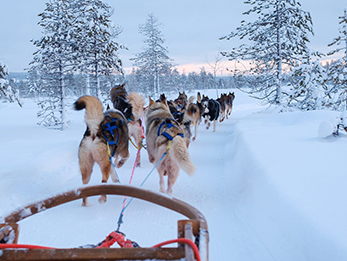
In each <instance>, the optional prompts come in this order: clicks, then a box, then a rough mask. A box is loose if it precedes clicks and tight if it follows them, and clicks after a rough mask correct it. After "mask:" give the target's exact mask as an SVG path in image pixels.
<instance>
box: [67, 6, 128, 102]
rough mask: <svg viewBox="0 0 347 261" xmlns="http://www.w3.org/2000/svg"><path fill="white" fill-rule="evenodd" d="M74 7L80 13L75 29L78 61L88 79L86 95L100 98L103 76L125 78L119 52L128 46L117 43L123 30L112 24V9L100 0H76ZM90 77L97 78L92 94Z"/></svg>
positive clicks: (76, 57)
mask: <svg viewBox="0 0 347 261" xmlns="http://www.w3.org/2000/svg"><path fill="white" fill-rule="evenodd" d="M73 8H74V10H75V13H76V14H77V15H76V22H75V25H74V28H73V30H74V34H75V42H76V45H77V47H78V52H76V56H75V59H76V60H77V61H78V62H79V69H80V70H81V71H82V72H83V73H84V74H85V75H86V76H87V88H86V90H85V92H86V94H93V95H96V96H97V97H98V98H99V99H101V86H100V76H101V75H110V74H111V73H121V74H122V75H123V77H125V74H124V72H123V69H122V62H121V59H120V58H119V54H118V51H119V49H122V48H125V49H126V47H125V46H123V45H121V44H118V43H117V42H115V41H114V39H115V38H116V37H117V36H118V35H119V34H120V33H121V32H122V30H121V28H119V27H115V26H114V24H113V23H112V22H111V16H112V14H113V13H112V10H111V7H110V6H109V5H107V4H105V3H103V2H102V1H101V0H76V1H75V4H74V6H73ZM89 75H93V79H94V81H93V83H94V87H95V88H93V89H94V91H93V92H91V91H90V79H89ZM107 94H108V93H107Z"/></svg>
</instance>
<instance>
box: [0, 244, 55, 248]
mask: <svg viewBox="0 0 347 261" xmlns="http://www.w3.org/2000/svg"><path fill="white" fill-rule="evenodd" d="M6 248H25V249H56V248H54V247H45V246H36V245H27V244H0V249H6Z"/></svg>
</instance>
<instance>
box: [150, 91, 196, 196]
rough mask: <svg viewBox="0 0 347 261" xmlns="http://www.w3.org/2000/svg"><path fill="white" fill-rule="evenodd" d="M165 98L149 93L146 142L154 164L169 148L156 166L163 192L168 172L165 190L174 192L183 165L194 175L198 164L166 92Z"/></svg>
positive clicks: (189, 173) (184, 168) (168, 192)
mask: <svg viewBox="0 0 347 261" xmlns="http://www.w3.org/2000/svg"><path fill="white" fill-rule="evenodd" d="M162 98H163V99H161V100H160V101H157V102H155V101H153V100H152V99H151V97H149V105H148V108H147V110H146V112H145V122H146V144H147V153H148V159H149V161H150V162H151V163H153V164H154V165H156V164H157V163H158V162H159V160H160V159H161V157H162V156H163V155H164V153H165V152H167V154H166V155H165V157H164V158H163V159H162V160H161V161H160V162H159V164H158V166H157V167H156V168H157V171H158V173H159V184H160V192H163V193H164V192H165V184H164V176H167V177H168V180H167V190H166V193H167V194H169V195H172V187H173V185H174V184H175V182H176V180H177V178H178V175H179V171H180V168H181V169H183V171H185V172H186V173H187V174H188V175H190V176H191V175H193V173H194V172H195V166H194V164H193V162H192V161H191V159H190V155H189V152H188V149H187V146H186V143H185V140H184V138H183V137H182V136H183V135H182V134H183V130H182V128H181V127H180V126H179V124H178V122H177V121H176V120H175V119H174V118H173V117H172V114H171V112H170V110H169V106H168V104H167V101H166V99H165V98H164V97H163V96H162Z"/></svg>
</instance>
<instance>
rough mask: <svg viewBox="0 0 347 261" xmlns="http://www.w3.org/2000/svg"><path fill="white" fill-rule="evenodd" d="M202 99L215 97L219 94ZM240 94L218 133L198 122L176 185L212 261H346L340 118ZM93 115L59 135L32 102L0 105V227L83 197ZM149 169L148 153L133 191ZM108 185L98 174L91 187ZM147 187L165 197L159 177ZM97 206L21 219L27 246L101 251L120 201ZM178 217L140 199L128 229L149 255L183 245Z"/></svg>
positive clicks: (345, 142) (73, 115)
mask: <svg viewBox="0 0 347 261" xmlns="http://www.w3.org/2000/svg"><path fill="white" fill-rule="evenodd" d="M197 91H198V90H195V91H194V92H189V93H187V94H188V96H190V95H196V92H197ZM219 91H220V92H229V91H230V90H219ZM233 91H234V90H233ZM200 92H202V93H204V94H205V95H208V96H209V97H212V98H216V91H215V90H200ZM235 96H236V97H235V100H234V104H233V111H232V113H231V115H230V117H229V119H226V120H224V121H223V122H222V123H218V124H217V129H216V130H217V131H216V132H213V131H212V129H211V128H210V129H209V130H207V129H206V125H205V124H204V123H203V122H202V123H201V124H200V126H199V129H198V135H197V137H196V140H195V141H194V142H191V143H190V146H189V150H188V151H189V153H190V157H191V159H192V162H193V163H194V165H195V166H196V172H195V173H194V175H193V176H188V175H187V174H186V173H184V172H183V171H181V172H180V175H179V177H178V179H177V181H176V182H175V184H174V186H173V194H172V196H173V197H175V198H177V199H179V200H182V201H184V202H186V203H188V204H190V205H192V206H193V207H195V208H196V209H198V210H199V211H200V212H201V213H202V214H203V215H204V216H205V218H206V220H207V223H208V232H209V238H210V242H209V260H211V261H217V260H218V261H231V260H237V261H273V260H281V261H308V260H314V261H341V260H347V241H346V238H347V219H346V216H347V204H346V198H347V190H346V184H347V175H346V169H347V161H346V146H347V134H346V132H343V131H340V136H338V137H333V136H332V135H331V133H332V132H333V129H331V131H330V135H327V136H321V137H320V136H319V135H318V133H319V131H318V130H319V129H320V126H321V124H322V123H324V122H326V121H328V122H329V121H333V120H334V119H335V117H338V116H340V113H339V112H336V111H327V110H316V111H293V112H283V113H278V111H279V110H280V108H277V106H272V107H271V108H269V107H268V106H264V105H260V104H259V102H258V100H257V99H252V98H250V97H248V95H247V94H245V93H242V92H241V91H239V90H235ZM176 97H177V95H175V94H171V95H170V96H168V98H169V99H173V98H176ZM73 101H74V99H71V101H70V102H71V103H72V102H73ZM70 102H69V103H70ZM145 104H148V100H147V101H146V103H145ZM84 114H85V111H84V110H83V111H71V107H70V108H69V109H68V110H67V114H66V115H67V117H68V119H69V120H70V121H71V125H70V126H69V127H68V128H67V129H65V130H64V131H58V130H50V129H47V128H43V127H40V126H38V125H37V124H36V123H37V121H38V119H37V104H36V102H35V101H34V100H31V99H25V100H24V107H23V108H21V107H19V106H18V105H17V104H16V103H5V102H1V103H0V130H1V134H2V135H0V144H1V146H0V154H1V157H0V166H1V168H0V223H3V218H5V217H6V216H7V215H8V214H10V213H12V212H13V211H15V210H18V209H22V208H23V207H25V206H27V205H29V204H32V203H35V202H38V201H39V200H43V199H46V198H49V197H51V196H55V195H57V194H60V193H64V192H67V191H70V190H74V189H76V188H80V187H82V180H81V174H80V171H79V165H78V145H79V143H80V141H81V138H82V136H83V133H84V132H85V123H84ZM19 119H20V120H19ZM331 126H332V125H331ZM19 137H20V138H19ZM129 151H130V157H129V159H128V160H127V161H126V162H125V164H124V166H122V167H121V168H119V169H117V173H118V175H119V178H120V181H121V183H122V184H123V185H125V184H128V183H129V179H130V176H131V173H132V169H133V166H134V162H135V156H136V149H135V147H134V146H132V145H131V144H129ZM152 169H153V165H152V164H151V163H150V162H149V160H148V155H147V151H146V150H141V167H140V168H136V169H135V172H134V175H133V179H132V182H131V186H136V187H139V186H140V184H141V183H142V182H143V181H144V180H145V178H146V177H147V176H148V175H149V174H150V171H151V170H152ZM100 183H101V172H100V169H99V167H98V166H97V165H96V166H95V167H94V170H93V173H92V176H91V180H90V182H89V184H88V185H100ZM108 184H113V183H112V181H111V180H109V181H108ZM142 188H143V189H146V190H150V191H152V192H154V193H159V175H158V173H157V171H156V170H154V171H153V172H152V173H151V174H150V175H149V177H148V179H147V180H146V182H145V183H144V185H143V186H142ZM98 198H99V197H90V199H89V201H90V203H91V204H92V205H91V206H90V207H82V206H81V203H82V202H81V200H76V201H73V202H71V203H68V204H64V205H61V206H59V207H56V208H53V209H50V210H46V211H43V212H42V213H40V214H37V215H34V216H32V217H29V218H27V219H24V220H22V221H20V222H19V226H20V229H19V231H20V232H19V243H21V244H34V245H42V246H49V247H63V248H64V247H68V248H70V247H78V246H81V245H86V244H96V243H99V242H101V241H102V240H103V239H105V237H106V236H107V235H108V234H109V233H111V232H112V231H113V230H115V229H116V228H117V221H118V217H119V214H120V211H121V209H122V201H123V197H121V196H118V197H117V196H108V201H107V202H106V203H105V204H99V203H98ZM128 200H129V198H128ZM127 202H129V201H127ZM28 213H30V210H26V211H23V214H28ZM180 219H184V216H182V215H180V214H177V213H174V212H173V211H170V210H168V209H165V208H161V207H158V206H156V205H154V204H149V203H146V202H144V201H141V200H136V199H135V200H133V201H132V203H131V204H130V205H129V207H128V208H127V209H126V210H125V212H124V216H123V224H122V225H121V227H120V231H121V232H123V233H125V234H126V238H127V239H131V240H134V241H136V242H137V243H138V244H139V245H140V246H142V247H151V246H153V245H154V244H157V243H160V242H163V241H166V240H170V239H175V238H177V220H180ZM172 246H173V247H175V246H176V244H175V245H172ZM0 259H1V251H0ZM203 260H204V259H203Z"/></svg>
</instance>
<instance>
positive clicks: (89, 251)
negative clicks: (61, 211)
mask: <svg viewBox="0 0 347 261" xmlns="http://www.w3.org/2000/svg"><path fill="white" fill-rule="evenodd" d="M101 194H107V195H123V196H128V197H133V198H137V199H141V200H145V201H148V202H151V203H154V204H156V205H159V206H162V207H165V208H167V209H170V210H173V211H175V212H177V213H180V214H182V215H184V216H185V217H187V219H186V220H179V221H178V225H177V232H178V238H177V241H180V239H182V240H181V241H184V240H185V239H189V240H190V241H194V239H195V243H194V244H193V245H192V247H193V248H194V249H198V255H197V253H195V254H194V252H193V248H192V247H191V245H189V244H178V245H177V247H163V248H159V247H149V248H142V247H138V248H66V249H61V248H60V249H51V248H49V249H46V248H44V249H43V248H38V249H32V248H26V247H25V246H23V248H18V249H17V248H14V247H15V246H16V245H17V242H18V237H19V229H18V224H17V223H18V222H19V221H21V220H23V219H25V218H28V217H30V216H32V215H34V214H37V213H40V212H42V211H44V210H46V209H49V208H53V207H56V206H58V205H61V204H64V203H68V202H70V201H74V200H77V199H82V198H83V197H90V196H97V195H101ZM4 221H5V223H4V224H0V231H1V229H2V231H4V230H5V228H6V229H7V230H8V229H9V228H10V229H9V230H11V233H12V239H13V242H12V243H13V244H0V260H6V261H11V260H24V261H29V260H30V261H33V260H40V261H42V260H181V261H182V260H185V261H193V260H196V258H197V256H199V258H200V259H201V260H204V261H208V256H209V255H208V253H209V249H208V243H209V234H208V227H207V222H206V219H205V217H204V216H203V214H202V213H201V212H200V211H199V210H197V209H196V208H194V207H193V206H191V205H189V204H187V203H185V202H183V201H181V200H178V199H175V198H169V197H167V196H165V195H161V194H159V193H154V192H151V191H148V190H144V189H140V188H136V187H132V186H124V185H99V186H90V187H83V188H80V189H77V190H73V191H69V192H66V193H63V194H59V195H57V196H54V197H51V198H48V199H45V200H43V201H39V202H37V203H34V204H30V205H28V206H26V207H24V208H22V209H20V210H17V211H15V212H13V213H11V214H10V215H8V216H6V217H5V218H4ZM2 234H4V233H2ZM0 235H1V233H0ZM184 238H185V239H184ZM1 240H2V238H1V237H0V241H1ZM188 243H191V242H188ZM6 245H8V246H10V247H11V248H7V247H6ZM17 246H20V247H22V245H17ZM195 246H197V248H196V247H195Z"/></svg>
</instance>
